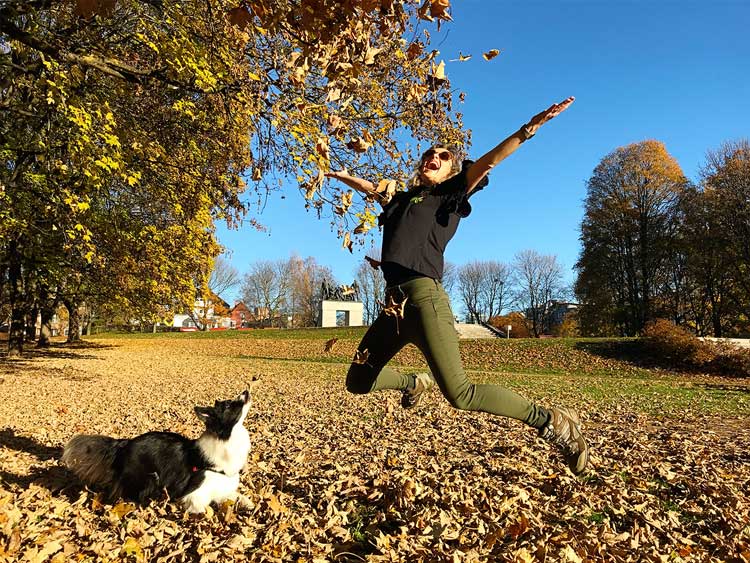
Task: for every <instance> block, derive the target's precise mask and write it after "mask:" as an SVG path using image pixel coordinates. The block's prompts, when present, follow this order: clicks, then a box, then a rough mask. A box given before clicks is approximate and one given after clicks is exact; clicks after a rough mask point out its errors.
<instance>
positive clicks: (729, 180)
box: [701, 139, 750, 323]
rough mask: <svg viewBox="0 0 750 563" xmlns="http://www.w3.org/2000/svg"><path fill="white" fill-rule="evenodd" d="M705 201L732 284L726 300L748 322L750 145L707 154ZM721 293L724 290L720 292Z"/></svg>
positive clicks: (737, 144)
mask: <svg viewBox="0 0 750 563" xmlns="http://www.w3.org/2000/svg"><path fill="white" fill-rule="evenodd" d="M701 176H702V184H703V189H704V192H705V197H706V198H707V199H708V200H709V201H711V202H712V206H711V209H712V211H713V218H714V219H715V220H716V232H717V238H718V239H719V240H717V248H716V249H715V250H717V251H718V256H719V257H720V259H723V260H725V265H726V266H727V267H728V269H729V272H730V275H731V281H730V282H728V286H729V287H727V288H726V289H727V292H726V294H725V295H726V297H727V298H728V300H729V301H730V302H732V306H733V308H734V310H735V316H736V318H739V317H744V319H745V323H748V321H747V319H750V141H748V140H747V139H742V140H739V141H733V142H727V143H724V144H723V145H722V146H721V147H719V149H717V150H715V151H709V152H708V154H707V156H706V164H705V165H704V167H703V170H702V173H701ZM722 289H723V288H722Z"/></svg>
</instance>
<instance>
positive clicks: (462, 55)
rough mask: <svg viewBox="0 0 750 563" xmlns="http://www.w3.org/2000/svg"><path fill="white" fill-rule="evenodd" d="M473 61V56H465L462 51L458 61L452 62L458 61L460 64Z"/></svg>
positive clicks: (452, 60) (459, 53)
mask: <svg viewBox="0 0 750 563" xmlns="http://www.w3.org/2000/svg"><path fill="white" fill-rule="evenodd" d="M468 60H471V55H464V54H463V53H461V51H459V52H458V58H457V59H451V62H454V61H458V62H460V63H463V62H465V61H468Z"/></svg>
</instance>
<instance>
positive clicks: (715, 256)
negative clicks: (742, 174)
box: [678, 187, 738, 337]
mask: <svg viewBox="0 0 750 563" xmlns="http://www.w3.org/2000/svg"><path fill="white" fill-rule="evenodd" d="M680 206H681V210H682V216H683V220H682V222H681V224H680V227H679V229H678V235H679V241H680V244H679V246H680V248H681V252H680V253H679V256H681V257H683V260H682V262H684V291H683V295H684V302H685V308H686V315H685V319H684V320H685V323H686V324H687V325H688V326H689V327H690V328H691V329H692V330H693V331H694V332H695V333H696V334H698V335H699V336H705V335H708V334H713V336H717V337H721V336H724V334H725V331H727V330H730V327H731V326H732V325H733V324H734V323H733V320H734V319H736V318H737V316H738V315H737V313H738V310H737V308H736V307H735V306H734V303H733V299H732V295H733V290H734V289H735V288H736V284H735V283H734V276H733V271H732V267H731V258H730V255H729V253H728V251H727V248H728V244H729V245H731V242H730V241H728V240H727V236H726V232H725V230H724V228H723V226H722V224H721V222H722V221H721V211H720V205H719V199H718V198H717V194H716V192H715V190H711V189H709V190H705V189H699V188H697V187H691V188H690V189H689V190H688V191H687V192H686V193H685V195H684V197H683V199H682V202H681V204H680Z"/></svg>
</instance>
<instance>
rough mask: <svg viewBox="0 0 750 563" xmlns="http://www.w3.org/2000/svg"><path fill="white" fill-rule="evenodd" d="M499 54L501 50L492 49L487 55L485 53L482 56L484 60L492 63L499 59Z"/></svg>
mask: <svg viewBox="0 0 750 563" xmlns="http://www.w3.org/2000/svg"><path fill="white" fill-rule="evenodd" d="M499 54H500V50H499V49H491V50H489V51H487V52H486V53H484V54H483V55H482V56H483V57H484V60H486V61H491V60H492V59H494V58H495V57H497V56H498V55H499Z"/></svg>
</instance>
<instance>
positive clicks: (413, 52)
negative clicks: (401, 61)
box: [406, 42, 424, 61]
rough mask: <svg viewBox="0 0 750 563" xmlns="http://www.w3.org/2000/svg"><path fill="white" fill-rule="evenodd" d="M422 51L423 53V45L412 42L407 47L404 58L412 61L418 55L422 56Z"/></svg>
mask: <svg viewBox="0 0 750 563" xmlns="http://www.w3.org/2000/svg"><path fill="white" fill-rule="evenodd" d="M422 51H424V45H422V43H419V42H414V43H411V44H410V45H409V47H408V48H407V49H406V58H407V59H409V60H410V61H413V60H414V59H416V58H417V57H418V56H419V55H421V54H422Z"/></svg>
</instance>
